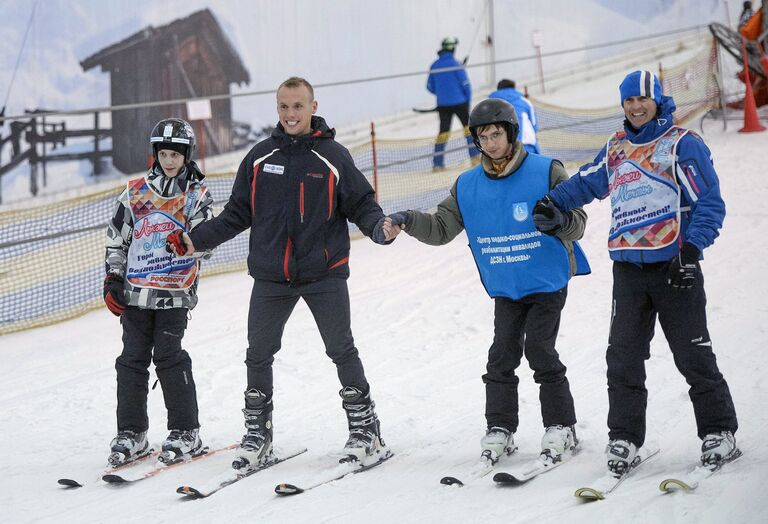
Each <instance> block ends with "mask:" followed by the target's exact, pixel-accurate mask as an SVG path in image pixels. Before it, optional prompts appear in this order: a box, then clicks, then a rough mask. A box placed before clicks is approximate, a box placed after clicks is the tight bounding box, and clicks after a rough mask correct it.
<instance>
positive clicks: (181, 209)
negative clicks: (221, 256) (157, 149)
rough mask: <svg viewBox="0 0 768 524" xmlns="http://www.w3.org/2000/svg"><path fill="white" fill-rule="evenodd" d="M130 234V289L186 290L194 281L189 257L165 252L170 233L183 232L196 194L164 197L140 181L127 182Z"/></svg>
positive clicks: (194, 262)
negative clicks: (131, 231)
mask: <svg viewBox="0 0 768 524" xmlns="http://www.w3.org/2000/svg"><path fill="white" fill-rule="evenodd" d="M128 194H129V197H130V209H131V213H132V214H133V233H132V238H131V245H130V247H129V248H128V263H127V268H126V278H127V280H128V282H130V283H131V285H132V286H134V287H145V288H152V289H169V290H171V289H186V288H188V287H189V286H191V285H192V284H193V283H194V282H195V279H196V278H197V270H198V264H197V260H196V259H194V258H192V257H177V256H175V255H173V254H171V253H168V252H167V251H166V250H165V240H166V238H167V237H168V235H170V234H171V233H172V232H173V231H175V230H177V229H181V230H183V231H187V226H186V223H187V220H188V219H189V215H190V213H191V210H192V209H193V208H194V205H195V202H196V200H197V198H198V197H199V191H196V190H192V191H188V192H186V193H184V194H181V195H178V196H175V197H171V198H164V197H161V196H160V195H158V194H157V193H155V192H154V191H152V189H150V188H149V186H148V185H147V182H146V180H145V179H144V178H140V179H136V180H132V181H130V182H128Z"/></svg>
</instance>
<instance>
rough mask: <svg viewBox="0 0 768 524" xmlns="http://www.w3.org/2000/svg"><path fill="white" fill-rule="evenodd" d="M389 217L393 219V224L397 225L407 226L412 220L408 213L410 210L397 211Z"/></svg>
mask: <svg viewBox="0 0 768 524" xmlns="http://www.w3.org/2000/svg"><path fill="white" fill-rule="evenodd" d="M389 218H391V219H392V225H395V226H403V227H405V226H407V225H408V223H409V222H410V216H409V215H408V211H398V212H396V213H392V214H391V215H389Z"/></svg>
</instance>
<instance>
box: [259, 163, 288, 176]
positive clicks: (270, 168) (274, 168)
mask: <svg viewBox="0 0 768 524" xmlns="http://www.w3.org/2000/svg"><path fill="white" fill-rule="evenodd" d="M264 172H265V173H274V174H276V175H282V174H283V173H284V172H285V166H278V165H275V164H264Z"/></svg>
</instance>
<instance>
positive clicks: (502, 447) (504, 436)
mask: <svg viewBox="0 0 768 524" xmlns="http://www.w3.org/2000/svg"><path fill="white" fill-rule="evenodd" d="M480 448H481V449H482V453H481V454H480V458H481V461H485V462H487V465H489V466H493V465H495V464H496V463H497V462H498V461H499V459H500V458H501V456H502V455H511V454H512V453H514V452H515V450H516V449H517V446H516V445H515V435H514V433H512V432H511V431H510V430H508V429H507V428H502V427H501V426H492V427H490V428H488V429H487V430H486V433H485V435H484V436H483V438H482V439H481V440H480Z"/></svg>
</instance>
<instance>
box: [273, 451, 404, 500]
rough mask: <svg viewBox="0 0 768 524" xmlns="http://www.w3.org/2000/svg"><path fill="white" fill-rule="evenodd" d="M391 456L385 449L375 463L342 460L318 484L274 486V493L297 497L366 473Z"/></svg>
mask: <svg viewBox="0 0 768 524" xmlns="http://www.w3.org/2000/svg"><path fill="white" fill-rule="evenodd" d="M393 455H394V454H393V453H392V452H391V451H389V449H387V450H386V451H385V452H384V453H383V454H381V455H380V456H379V457H378V459H377V460H376V461H375V462H371V463H369V464H365V463H362V462H359V461H358V460H357V459H356V458H355V459H354V460H351V459H350V460H347V459H342V460H341V461H339V465H338V466H336V467H335V468H333V469H332V470H331V471H329V472H328V474H327V475H324V477H325V478H324V479H323V480H321V481H319V482H315V483H314V484H311V485H309V486H306V487H303V488H300V487H298V486H295V485H293V484H288V483H281V484H278V485H277V486H275V493H277V494H278V495H281V496H286V497H287V496H289V495H298V494H300V493H304V492H307V491H309V490H311V489H315V488H317V487H320V486H324V485H326V484H330V483H331V482H335V481H337V480H341V479H343V478H344V477H346V476H347V475H353V474H356V473H362V472H363V471H368V470H369V469H371V468H375V467H376V466H378V465H380V464H382V463H384V462H385V461H387V460H389V459H390V458H392V456H393Z"/></svg>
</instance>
